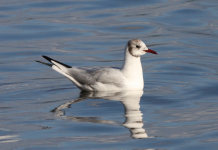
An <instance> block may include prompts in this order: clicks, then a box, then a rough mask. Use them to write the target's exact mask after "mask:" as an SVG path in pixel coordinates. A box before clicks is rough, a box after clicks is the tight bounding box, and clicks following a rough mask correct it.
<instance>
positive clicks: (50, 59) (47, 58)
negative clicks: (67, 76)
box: [42, 55, 72, 68]
mask: <svg viewBox="0 0 218 150" xmlns="http://www.w3.org/2000/svg"><path fill="white" fill-rule="evenodd" d="M42 57H43V58H45V59H46V60H48V61H49V62H51V61H52V60H53V61H55V62H57V63H59V64H61V65H63V66H65V67H66V68H72V67H71V66H68V65H66V64H63V63H61V62H59V61H57V60H54V59H52V58H50V57H48V56H45V55H42ZM51 63H52V62H51Z"/></svg>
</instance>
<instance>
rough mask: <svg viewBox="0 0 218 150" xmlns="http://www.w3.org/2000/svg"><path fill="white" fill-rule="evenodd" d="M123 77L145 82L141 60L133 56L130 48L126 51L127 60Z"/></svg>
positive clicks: (124, 64)
mask: <svg viewBox="0 0 218 150" xmlns="http://www.w3.org/2000/svg"><path fill="white" fill-rule="evenodd" d="M121 71H122V73H123V75H124V76H125V77H126V78H128V79H129V80H132V81H138V82H144V81H143V72H142V65H141V58H140V57H134V56H132V55H131V54H130V53H129V51H128V48H126V50H125V60H124V63H123V67H122V68H121Z"/></svg>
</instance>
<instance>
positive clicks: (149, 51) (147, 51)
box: [144, 49, 157, 54]
mask: <svg viewBox="0 0 218 150" xmlns="http://www.w3.org/2000/svg"><path fill="white" fill-rule="evenodd" d="M144 51H145V52H146V53H152V54H157V52H155V51H153V50H151V49H148V50H144Z"/></svg>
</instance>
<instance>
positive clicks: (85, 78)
mask: <svg viewBox="0 0 218 150" xmlns="http://www.w3.org/2000/svg"><path fill="white" fill-rule="evenodd" d="M146 53H153V54H157V53H156V52H155V51H153V50H151V49H148V48H147V47H146V45H145V43H144V42H143V41H141V40H139V39H132V40H130V41H128V43H127V44H126V48H125V52H124V55H125V59H124V63H123V66H122V68H120V69H118V68H109V67H106V68H88V67H71V66H68V65H66V64H63V63H61V62H59V61H56V60H54V59H52V58H49V57H47V56H42V57H44V58H45V59H47V60H48V61H49V62H51V63H52V64H48V63H44V62H40V61H37V62H40V63H43V64H45V65H48V66H51V67H52V69H54V70H55V71H57V72H59V73H61V74H63V75H64V76H66V77H67V78H68V79H70V80H71V81H72V82H73V83H74V84H75V85H76V86H77V87H78V88H79V89H81V90H82V91H121V90H142V89H143V87H144V80H143V72H142V65H141V59H140V56H141V55H144V54H146Z"/></svg>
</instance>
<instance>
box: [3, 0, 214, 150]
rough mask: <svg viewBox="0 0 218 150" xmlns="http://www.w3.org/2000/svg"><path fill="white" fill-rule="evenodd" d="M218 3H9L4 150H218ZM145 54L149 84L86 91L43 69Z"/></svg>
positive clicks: (169, 0) (119, 61) (5, 12)
mask: <svg viewBox="0 0 218 150" xmlns="http://www.w3.org/2000/svg"><path fill="white" fill-rule="evenodd" d="M217 6H218V2H217V1H215V0H209V1H206V2H205V1H203V0H198V1H195V0H180V1H178V0H176V1H175V0H174V1H173V0H147V1H142V0H140V1H129V0H127V1H126V0H125V1H124V0H122V1H115V0H110V1H109V0H104V1H99V0H96V1H89V0H86V1H70V0H69V1H68V0H66V1H59V0H48V1H46V2H45V1H42V0H41V1H40V0H39V1H37V2H36V1H33V0H29V1H26V0H23V1H21V0H18V1H15V0H9V1H1V2H0V20H1V21H0V47H1V50H0V64H1V65H0V70H1V74H0V76H1V78H0V98H1V99H0V120H1V121H0V149H4V150H11V149H15V150H27V149H28V150H36V149H46V150H47V149H48V150H49V149H52V150H55V149H177V150H182V149H185V150H189V149H190V150H193V149H198V150H200V149H202V150H204V149H211V150H212V149H216V147H217V146H218V121H217V120H218V102H217V98H218V93H217V89H218V70H217V68H218V67H217V64H218V62H217V56H218V52H217V46H218V44H217V34H218V31H217V29H218V26H217V17H218V15H217V14H218V9H217V8H218V7H217ZM132 38H139V39H141V40H143V41H144V42H145V43H146V44H147V46H148V47H149V48H150V49H153V50H155V51H157V52H158V55H157V56H156V55H151V54H147V55H144V56H142V65H143V71H144V84H145V87H144V89H143V91H142V93H141V95H140V93H139V94H137V93H136V94H134V93H126V92H121V93H100V94H99V93H98V94H96V95H92V94H90V93H80V91H79V90H78V89H77V88H76V87H75V86H74V85H73V84H72V83H71V82H70V81H69V80H68V79H66V78H65V77H64V76H62V75H60V74H58V73H56V72H55V71H53V70H52V69H51V68H48V67H47V66H43V65H41V64H38V63H36V62H35V60H43V59H42V58H41V55H48V56H50V57H52V58H54V59H57V60H59V61H61V62H64V63H66V64H68V65H72V66H114V67H120V66H122V62H123V50H124V47H125V44H126V42H127V41H128V40H130V39H132Z"/></svg>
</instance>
